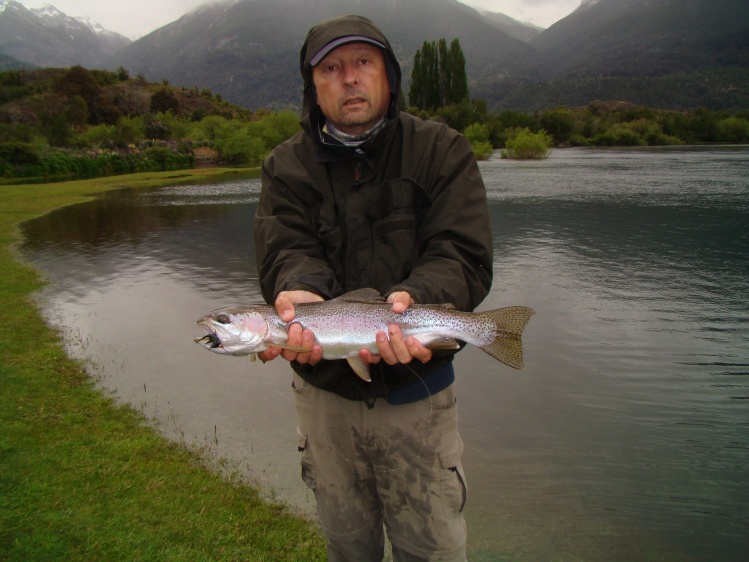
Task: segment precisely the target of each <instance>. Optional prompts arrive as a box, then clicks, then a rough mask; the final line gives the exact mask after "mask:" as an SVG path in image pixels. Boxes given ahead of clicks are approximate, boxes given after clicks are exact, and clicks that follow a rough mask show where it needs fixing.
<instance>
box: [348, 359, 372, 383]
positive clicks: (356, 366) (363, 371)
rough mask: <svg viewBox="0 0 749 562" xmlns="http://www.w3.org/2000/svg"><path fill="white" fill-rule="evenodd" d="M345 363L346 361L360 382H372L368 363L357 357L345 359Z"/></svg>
mask: <svg viewBox="0 0 749 562" xmlns="http://www.w3.org/2000/svg"><path fill="white" fill-rule="evenodd" d="M346 361H348V364H349V365H350V366H351V368H352V369H353V370H354V372H355V373H356V374H357V375H358V376H359V378H360V379H361V380H363V381H366V382H372V376H371V375H370V374H369V363H367V362H366V361H364V359H362V358H361V357H359V356H358V355H354V356H352V357H347V358H346Z"/></svg>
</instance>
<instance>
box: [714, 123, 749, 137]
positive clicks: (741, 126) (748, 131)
mask: <svg viewBox="0 0 749 562" xmlns="http://www.w3.org/2000/svg"><path fill="white" fill-rule="evenodd" d="M718 140H719V142H731V143H740V142H747V141H749V121H747V120H746V119H744V118H741V117H728V118H726V119H723V120H721V121H720V122H718Z"/></svg>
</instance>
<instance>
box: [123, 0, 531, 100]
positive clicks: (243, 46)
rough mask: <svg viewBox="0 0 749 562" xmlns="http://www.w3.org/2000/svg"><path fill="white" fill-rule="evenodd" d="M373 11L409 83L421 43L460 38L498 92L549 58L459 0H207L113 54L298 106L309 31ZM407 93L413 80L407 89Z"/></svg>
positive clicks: (150, 73)
mask: <svg viewBox="0 0 749 562" xmlns="http://www.w3.org/2000/svg"><path fill="white" fill-rule="evenodd" d="M350 13H358V14H361V15H364V16H368V17H370V18H371V19H372V20H373V21H374V22H375V23H376V24H377V25H378V26H379V27H380V28H381V29H382V30H383V32H384V33H385V34H386V36H387V37H388V39H389V40H390V42H391V43H392V45H393V48H394V50H395V52H396V55H397V57H398V59H399V61H400V63H401V66H402V68H403V76H404V78H405V80H406V81H408V80H409V78H410V74H411V68H412V64H413V57H414V54H415V53H416V51H417V50H418V49H419V48H420V47H421V46H422V44H423V42H424V41H425V40H429V41H434V40H438V39H440V38H445V39H447V41H448V43H449V42H450V41H451V40H452V39H453V38H455V37H458V38H459V39H460V44H461V47H462V48H463V52H464V53H465V56H466V61H467V63H466V70H467V72H468V75H469V80H471V81H472V83H473V84H475V85H476V86H477V87H478V85H479V84H481V83H486V82H490V83H491V84H492V85H493V87H495V88H496V90H497V91H500V90H502V89H504V90H509V89H511V86H510V84H512V83H513V82H515V81H517V80H520V79H523V80H526V79H536V78H540V77H541V76H542V75H543V72H544V68H543V61H542V59H541V57H540V56H539V55H538V54H537V53H536V51H535V50H534V49H533V48H532V47H529V46H528V45H527V44H526V43H524V42H523V41H520V40H518V39H516V38H514V37H511V36H510V35H508V34H507V33H505V32H503V31H501V30H499V29H497V28H496V27H494V26H493V25H491V24H490V23H489V22H488V21H487V20H486V19H485V18H483V17H481V15H480V14H479V13H478V12H476V11H475V10H474V9H473V8H469V7H468V6H466V5H464V4H461V3H460V2H457V1H456V0H367V1H366V2H360V1H359V0H239V1H236V0H234V1H222V2H218V3H213V4H208V5H204V6H201V7H199V8H198V9H196V10H194V11H192V12H190V13H188V14H186V15H185V16H183V17H182V18H180V19H179V20H177V21H175V22H173V23H171V24H169V25H167V26H165V27H162V28H161V29H158V30H157V31H155V32H153V33H151V34H149V35H147V36H145V37H143V38H141V39H139V40H138V41H136V42H135V43H133V44H132V45H130V46H128V47H126V48H125V49H123V50H122V51H120V52H119V53H117V54H116V55H115V56H114V57H113V58H112V59H111V60H110V61H109V65H108V66H109V67H110V68H116V67H119V66H124V67H125V68H127V69H128V70H129V71H130V72H131V73H142V74H143V75H144V76H145V77H146V78H148V79H149V80H156V81H158V80H162V79H168V80H169V82H170V83H171V84H179V85H183V86H186V87H194V86H199V87H200V88H209V89H210V90H212V91H213V92H217V93H220V94H221V95H222V96H223V97H224V98H225V99H227V100H229V101H232V102H234V103H237V104H240V105H243V106H245V107H249V108H257V107H266V108H284V107H298V106H299V104H300V102H301V88H302V82H301V78H300V76H299V50H300V48H301V46H302V43H303V41H304V38H305V36H306V34H307V31H308V30H309V28H310V27H311V26H312V25H314V24H316V23H318V22H319V21H321V20H323V19H326V18H330V17H333V16H337V15H344V14H350ZM404 89H405V91H407V87H406V88H404Z"/></svg>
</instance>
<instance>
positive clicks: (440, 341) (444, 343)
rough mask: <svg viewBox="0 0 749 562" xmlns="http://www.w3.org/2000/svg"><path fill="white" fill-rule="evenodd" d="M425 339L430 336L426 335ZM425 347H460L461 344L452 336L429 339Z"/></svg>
mask: <svg viewBox="0 0 749 562" xmlns="http://www.w3.org/2000/svg"><path fill="white" fill-rule="evenodd" d="M422 337H423V336H422ZM417 339H418V338H417ZM424 340H428V338H426V337H425V338H424ZM424 347H426V348H429V349H460V344H459V343H458V342H457V340H454V339H452V338H439V337H438V338H435V339H433V340H431V341H429V343H428V344H424Z"/></svg>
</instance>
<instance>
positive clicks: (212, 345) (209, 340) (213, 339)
mask: <svg viewBox="0 0 749 562" xmlns="http://www.w3.org/2000/svg"><path fill="white" fill-rule="evenodd" d="M193 341H194V342H195V343H197V344H200V345H202V346H203V347H205V348H206V349H217V348H220V349H223V348H224V346H223V345H221V340H220V339H218V336H217V335H216V332H209V333H207V334H206V335H204V336H203V337H202V338H195V339H194V340H193Z"/></svg>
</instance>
